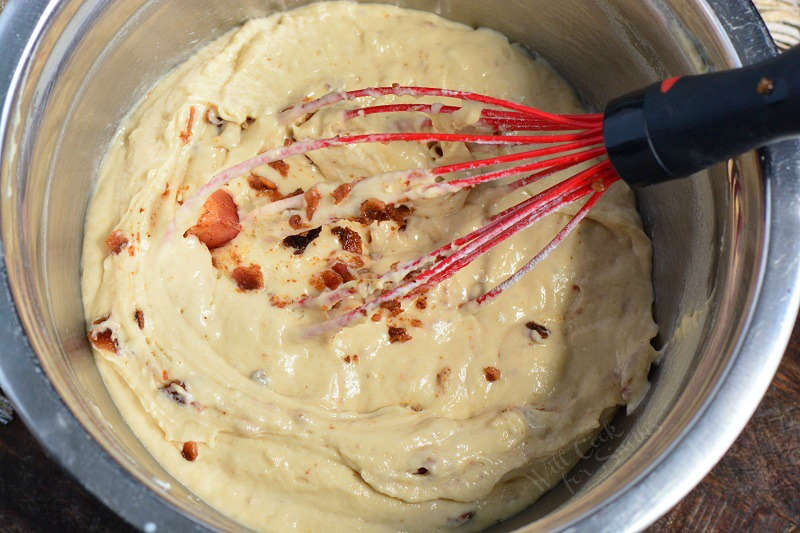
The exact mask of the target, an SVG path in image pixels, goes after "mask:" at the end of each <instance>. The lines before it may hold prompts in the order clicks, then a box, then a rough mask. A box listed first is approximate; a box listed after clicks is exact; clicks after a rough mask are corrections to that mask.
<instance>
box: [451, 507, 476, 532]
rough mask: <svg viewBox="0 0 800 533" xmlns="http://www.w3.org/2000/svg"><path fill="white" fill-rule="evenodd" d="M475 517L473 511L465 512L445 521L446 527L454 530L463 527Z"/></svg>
mask: <svg viewBox="0 0 800 533" xmlns="http://www.w3.org/2000/svg"><path fill="white" fill-rule="evenodd" d="M474 516H475V511H467V512H466V513H462V514H460V515H458V516H456V517H454V518H448V519H447V526H448V527H452V528H456V527H460V526H463V525H464V524H466V523H467V522H469V521H470V520H472V518H473V517H474Z"/></svg>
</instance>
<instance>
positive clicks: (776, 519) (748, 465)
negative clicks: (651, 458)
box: [0, 321, 800, 533]
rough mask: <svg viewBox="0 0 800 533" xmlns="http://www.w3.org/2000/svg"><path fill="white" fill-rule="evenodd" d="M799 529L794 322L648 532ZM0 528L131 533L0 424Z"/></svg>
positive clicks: (799, 368)
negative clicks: (710, 464)
mask: <svg viewBox="0 0 800 533" xmlns="http://www.w3.org/2000/svg"><path fill="white" fill-rule="evenodd" d="M798 526H800V321H799V322H798V323H797V324H796V325H795V329H794V333H793V334H792V339H791V341H790V343H789V347H788V348H787V350H786V354H785V355H784V357H783V363H782V364H781V366H780V369H779V370H778V373H777V374H776V376H775V379H774V380H773V381H772V385H771V387H770V389H769V391H768V392H767V394H766V396H765V397H764V400H763V401H762V402H761V405H760V406H759V408H758V410H757V411H756V413H755V415H753V418H752V419H751V420H750V422H749V423H748V425H747V427H746V428H745V430H744V432H743V433H742V434H741V435H740V436H739V438H738V439H737V441H736V443H735V444H734V445H733V447H732V448H731V449H730V450H729V451H728V453H727V454H726V455H725V457H724V458H723V459H722V461H720V463H719V464H718V465H717V466H716V467H715V468H714V470H712V471H711V473H710V474H709V475H708V476H706V478H705V479H704V480H703V482H702V483H700V485H698V486H697V487H696V488H695V489H694V490H693V491H692V492H691V493H690V494H689V495H688V496H686V498H684V499H683V501H681V502H680V503H679V504H678V506H677V507H675V508H674V509H673V510H672V511H670V512H669V513H668V514H667V515H666V516H664V517H663V518H661V520H659V521H658V522H656V524H654V525H653V527H652V528H651V530H652V531H654V532H662V531H726V532H727V531H776V532H781V531H782V532H789V531H795V530H797V529H798ZM0 530H2V531H4V532H8V533H15V532H23V531H24V532H28V531H81V532H92V531H115V532H125V531H132V529H131V528H130V527H129V526H128V525H127V524H125V523H124V522H123V521H122V520H121V519H120V518H118V517H117V516H115V515H114V513H112V512H111V511H109V510H108V509H106V508H105V507H104V506H103V505H102V504H101V503H99V502H98V501H97V500H95V499H94V497H92V496H91V495H89V494H88V493H87V492H86V491H85V490H84V489H83V488H81V486H80V485H78V483H76V482H75V481H73V480H72V478H70V477H69V476H68V475H67V474H65V473H64V472H63V471H62V470H61V469H60V468H59V467H58V466H56V465H55V464H54V463H53V462H52V461H50V460H49V459H48V458H47V457H45V456H44V454H43V453H42V451H41V449H40V448H39V446H38V444H37V443H36V441H35V440H34V439H33V437H32V436H31V435H30V433H28V431H27V429H26V428H25V426H24V425H23V424H22V423H21V422H20V421H19V420H14V421H13V422H12V423H11V424H10V425H8V426H6V427H2V426H0Z"/></svg>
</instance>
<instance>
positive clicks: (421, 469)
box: [414, 466, 428, 476]
mask: <svg viewBox="0 0 800 533" xmlns="http://www.w3.org/2000/svg"><path fill="white" fill-rule="evenodd" d="M414 474H416V475H418V476H424V475H427V474H428V469H427V468H425V467H424V466H421V467H419V468H417V470H416V471H415V472H414Z"/></svg>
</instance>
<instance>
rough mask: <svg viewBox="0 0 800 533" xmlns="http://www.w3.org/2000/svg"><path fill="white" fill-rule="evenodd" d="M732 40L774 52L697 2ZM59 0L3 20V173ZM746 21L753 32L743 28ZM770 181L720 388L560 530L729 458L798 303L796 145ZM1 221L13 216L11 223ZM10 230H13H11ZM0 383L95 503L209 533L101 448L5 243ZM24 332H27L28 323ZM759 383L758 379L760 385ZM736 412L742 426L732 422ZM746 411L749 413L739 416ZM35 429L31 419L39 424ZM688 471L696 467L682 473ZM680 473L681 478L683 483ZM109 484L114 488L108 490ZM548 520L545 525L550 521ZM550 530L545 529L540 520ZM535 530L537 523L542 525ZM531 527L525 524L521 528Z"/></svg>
mask: <svg viewBox="0 0 800 533" xmlns="http://www.w3.org/2000/svg"><path fill="white" fill-rule="evenodd" d="M698 3H700V4H702V5H704V6H705V8H706V11H707V12H708V15H709V18H710V19H711V20H716V21H717V22H718V23H719V24H720V25H721V28H722V30H723V33H724V34H725V35H726V36H727V38H728V39H729V41H730V47H731V49H730V51H731V53H732V55H733V56H735V57H737V58H738V59H739V61H740V62H741V63H742V64H750V63H753V62H756V61H759V60H763V59H765V58H767V57H770V56H773V55H775V54H776V53H777V49H776V47H775V44H774V42H773V41H772V38H771V37H770V35H769V32H768V30H767V28H766V25H765V24H764V22H763V20H762V19H761V17H760V15H759V14H758V11H757V10H756V8H755V6H754V5H753V4H752V2H751V0H699V2H698ZM59 4H60V2H59V0H29V1H28V2H12V3H10V4H9V5H7V6H6V7H5V8H4V10H3V12H2V13H0V49H4V50H7V55H6V57H10V58H18V59H17V60H15V61H6V62H4V64H0V97H2V107H0V175H3V173H4V172H5V171H7V170H8V169H5V168H4V167H3V163H2V155H3V147H4V146H7V143H8V142H9V138H8V137H9V130H10V128H9V125H10V124H11V117H12V112H13V109H14V108H15V102H16V101H17V98H18V96H19V91H20V87H21V84H22V82H23V81H24V79H25V76H26V73H27V66H28V63H29V61H30V56H31V53H32V51H33V50H35V48H36V46H37V43H38V42H39V40H40V39H41V37H42V35H43V33H44V32H45V30H46V28H47V27H48V24H49V20H50V19H51V18H52V17H53V16H54V15H55V14H57V12H58V10H59ZM743 20H746V21H748V22H749V23H748V24H742V21H743ZM758 155H759V160H760V162H761V166H762V170H763V172H764V175H765V176H769V179H766V180H765V183H764V187H765V200H766V232H765V235H764V238H765V246H764V252H763V256H762V257H761V258H760V259H761V261H762V266H763V268H762V277H761V279H760V280H759V284H758V286H757V288H756V298H755V301H754V302H753V308H752V317H751V319H750V322H749V323H748V324H747V327H746V329H745V330H744V331H743V332H742V336H741V338H740V339H739V340H740V343H739V347H738V349H737V351H736V353H735V355H734V356H733V357H732V359H731V361H730V364H729V367H728V368H727V370H726V374H725V375H724V376H723V378H722V379H721V381H720V382H719V383H717V385H716V390H715V391H714V392H713V394H711V395H710V396H709V397H708V399H707V400H706V402H705V405H704V406H703V407H702V408H701V409H700V411H699V412H698V413H697V414H696V415H695V417H694V420H692V422H691V423H690V424H689V425H688V426H687V427H686V429H685V431H684V433H683V435H682V436H681V437H680V438H679V439H678V440H677V441H676V442H674V443H673V444H672V446H671V448H670V449H669V450H668V451H667V452H666V453H664V454H663V455H662V456H661V457H659V458H658V459H657V460H656V462H655V463H654V464H653V465H651V468H650V470H649V471H648V472H646V473H645V474H643V475H642V476H640V478H639V479H637V480H635V481H634V482H632V483H630V484H629V485H628V486H626V487H624V488H622V489H621V490H620V491H619V492H617V493H616V494H614V495H613V496H612V497H611V498H609V499H608V500H606V501H604V502H603V503H602V504H601V505H599V506H597V507H595V508H593V509H591V510H590V511H589V512H588V513H586V514H584V515H582V516H578V517H575V518H574V519H572V520H571V521H570V522H569V523H565V524H561V525H559V529H566V528H569V529H574V530H587V531H602V530H613V531H620V530H639V529H642V528H644V527H647V526H648V525H649V524H651V523H652V522H654V521H655V520H656V519H658V518H659V517H660V516H661V515H663V514H664V513H665V512H667V511H668V510H669V509H670V508H671V507H672V506H674V505H675V504H676V503H677V502H678V501H679V500H680V499H681V498H683V496H685V495H686V494H687V493H688V492H689V491H690V490H691V489H692V488H693V487H694V486H695V485H696V484H697V483H699V482H700V481H701V479H702V478H703V477H704V476H705V475H706V474H707V473H708V472H709V471H710V470H711V468H712V467H713V466H714V465H715V464H716V463H717V461H719V459H721V458H722V456H723V455H724V453H725V452H726V451H727V449H728V448H729V447H730V446H731V444H733V441H734V440H735V439H736V437H737V436H738V435H739V433H740V432H741V431H742V429H744V426H745V424H746V423H747V421H748V420H749V418H750V416H752V413H753V412H754V411H755V409H756V407H757V406H758V403H759V402H760V400H761V397H762V396H763V394H764V393H765V392H766V389H767V387H768V386H769V384H770V382H771V380H772V377H773V375H774V373H775V371H776V370H777V367H778V365H779V363H780V361H781V358H782V356H783V352H784V349H785V347H786V344H787V343H788V340H789V336H790V334H791V331H792V328H793V325H794V321H795V317H796V314H797V309H798V304H800V239H797V238H796V237H797V233H798V231H800V209H798V207H799V206H800V205H799V204H800V140H790V141H784V142H782V143H778V144H774V145H771V146H770V147H768V148H764V149H761V150H759V151H758ZM3 223H5V220H4V221H3ZM4 234H5V232H4ZM0 257H2V259H3V261H2V262H0V339H2V340H3V344H4V348H3V356H2V360H0V387H2V389H3V390H4V392H5V393H6V394H7V395H8V397H9V398H10V400H11V401H12V403H13V404H14V406H15V408H16V410H17V413H18V414H19V416H20V418H21V419H22V421H23V422H24V423H25V424H26V426H27V427H28V428H29V430H30V431H31V433H33V435H34V436H35V438H36V439H37V440H38V442H39V443H40V444H41V445H42V447H43V448H44V450H45V451H46V453H47V454H48V455H49V456H50V457H51V458H53V459H55V461H56V462H57V463H58V464H60V465H61V466H62V467H63V468H64V469H65V470H66V471H67V472H69V473H70V474H71V475H72V476H73V477H74V478H76V479H77V480H78V481H79V482H80V483H81V485H82V486H84V487H85V488H86V489H87V490H88V491H89V492H91V493H92V494H93V495H94V496H95V497H96V498H98V499H99V500H100V501H101V502H103V503H104V504H105V505H106V506H108V507H109V508H111V509H112V510H113V511H114V512H115V513H117V514H118V515H119V516H121V517H122V518H123V519H124V520H126V521H127V522H128V523H130V524H131V525H133V526H135V527H137V528H140V529H142V530H144V531H147V532H148V533H152V532H155V531H157V530H158V529H159V528H161V529H165V530H168V531H171V530H178V531H208V529H207V527H206V526H205V525H203V524H200V523H198V522H196V521H195V520H194V519H193V518H191V517H189V516H188V515H186V514H184V513H183V512H182V511H181V510H180V509H178V508H177V507H176V506H174V505H173V504H172V503H170V502H168V501H167V500H166V499H164V498H162V497H161V496H160V495H159V494H157V493H156V492H155V491H152V490H150V489H149V488H148V487H147V486H146V485H144V484H142V483H140V482H139V481H138V480H137V479H136V478H135V477H134V476H133V475H132V474H131V473H130V472H128V471H127V470H126V469H125V468H124V467H123V466H122V465H121V464H119V463H118V462H117V461H116V460H114V458H113V457H112V456H111V455H110V454H109V453H108V452H107V451H106V450H105V449H103V448H102V447H101V446H100V444H99V443H98V442H96V441H94V440H93V439H92V438H91V436H90V434H89V432H88V431H87V430H86V429H85V428H84V427H83V426H82V425H81V423H80V422H79V421H78V420H77V418H76V417H75V416H74V415H73V414H72V412H71V411H70V410H69V408H68V407H67V406H66V404H65V403H64V401H63V400H62V399H61V397H60V396H59V394H58V393H57V392H56V390H55V389H54V388H53V386H52V384H51V382H50V380H49V378H48V377H47V375H46V373H45V372H44V371H43V370H42V368H41V366H40V363H39V360H38V357H37V355H36V354H35V352H34V351H33V349H32V347H31V345H30V343H29V341H28V338H27V335H26V330H25V329H24V328H23V321H22V320H21V319H20V316H19V314H18V310H17V307H16V304H15V298H16V295H14V294H13V292H12V290H11V287H10V284H9V281H8V271H7V265H6V261H7V260H8V258H7V257H6V256H5V250H4V243H3V242H0ZM26 326H27V325H26ZM754 376H755V377H754ZM732 412H736V413H737V417H736V418H730V417H728V414H729V413H732ZM742 414H746V416H742ZM34 421H35V423H34ZM686 464H693V468H692V469H686V468H685V465H686ZM676 472H680V473H681V474H680V475H676ZM112 488H113V490H112ZM543 521H546V518H545V519H543ZM540 525H543V524H540ZM531 526H533V527H536V526H537V524H536V523H535V522H534V523H533V524H531ZM525 529H527V528H525Z"/></svg>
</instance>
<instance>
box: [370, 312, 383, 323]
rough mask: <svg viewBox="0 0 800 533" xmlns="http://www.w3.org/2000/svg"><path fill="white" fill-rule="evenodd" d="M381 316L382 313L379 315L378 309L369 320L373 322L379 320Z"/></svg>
mask: <svg viewBox="0 0 800 533" xmlns="http://www.w3.org/2000/svg"><path fill="white" fill-rule="evenodd" d="M381 318H383V315H381V312H380V311H378V312H377V313H375V314H374V315H372V316H371V317H370V320H372V321H373V322H380V321H381Z"/></svg>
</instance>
